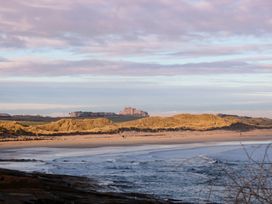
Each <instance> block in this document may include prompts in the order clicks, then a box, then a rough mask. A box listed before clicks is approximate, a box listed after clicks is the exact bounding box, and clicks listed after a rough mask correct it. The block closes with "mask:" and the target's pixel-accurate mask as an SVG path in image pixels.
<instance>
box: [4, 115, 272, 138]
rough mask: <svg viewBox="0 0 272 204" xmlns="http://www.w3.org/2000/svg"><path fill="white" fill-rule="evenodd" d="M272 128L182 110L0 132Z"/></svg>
mask: <svg viewBox="0 0 272 204" xmlns="http://www.w3.org/2000/svg"><path fill="white" fill-rule="evenodd" d="M245 127H246V128H251V129H253V128H272V120H271V119H262V118H249V117H238V116H227V115H222V116H220V115H213V114H199V115H193V114H179V115H175V116H171V117H146V118H142V119H137V120H133V121H127V122H120V123H116V122H112V121H111V120H109V119H107V118H96V119H89V118H88V119H60V120H58V121H54V122H49V123H46V124H41V125H27V124H25V123H20V122H15V121H0V135H2V136H3V135H6V136H11V135H14V136H16V135H62V134H87V133H96V134H98V133H118V132H122V131H153V132H156V131H176V130H196V131H204V130H214V129H235V128H236V129H237V130H239V129H240V128H241V129H243V130H244V129H245Z"/></svg>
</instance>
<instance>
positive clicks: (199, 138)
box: [0, 129, 272, 149]
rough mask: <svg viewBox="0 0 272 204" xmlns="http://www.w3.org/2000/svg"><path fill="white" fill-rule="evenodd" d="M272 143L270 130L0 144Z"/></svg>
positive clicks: (2, 144) (84, 137)
mask: <svg viewBox="0 0 272 204" xmlns="http://www.w3.org/2000/svg"><path fill="white" fill-rule="evenodd" d="M270 140H271V141H272V129H257V130H251V131H247V132H237V131H226V130H214V131H176V132H158V133H147V132H124V133H120V134H101V135H95V134H89V135H73V136H56V137H54V138H53V139H51V138H50V139H44V140H28V141H8V142H0V148H1V149H11V148H27V147H66V148H67V147H70V148H80V147H85V148H86V147H89V148H91V147H102V146H124V145H145V144H188V143H204V142H223V141H241V142H242V141H270Z"/></svg>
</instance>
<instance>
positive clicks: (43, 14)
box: [0, 0, 272, 117]
mask: <svg viewBox="0 0 272 204" xmlns="http://www.w3.org/2000/svg"><path fill="white" fill-rule="evenodd" d="M271 9H272V2H271V1H269V0H263V1H257V0H251V1H247V0H238V1H236V0H235V1H234V0H233V1H208V0H199V1H187V0H168V1H165V0H158V1H149V0H143V1H130V2H129V3H127V1H125V0H114V1H111V0H110V1H108V0H107V1H104V0H79V1H77V2H75V1H72V0H60V1H58V3H56V2H55V1H53V0H40V1H38V2H37V1H34V0H30V1H27V2H26V1H19V0H15V1H12V2H10V1H3V2H1V8H0V113H1V112H6V113H11V114H44V115H67V113H68V112H70V111H75V110H86V111H115V112H118V111H119V110H121V109H122V108H123V107H124V106H135V107H137V108H141V109H144V110H146V111H149V112H150V113H151V114H153V115H169V114H175V113H180V112H189V113H203V112H212V113H232V114H235V113H237V114H240V115H252V116H266V117H272V103H271V102H272V35H271V33H272V14H271Z"/></svg>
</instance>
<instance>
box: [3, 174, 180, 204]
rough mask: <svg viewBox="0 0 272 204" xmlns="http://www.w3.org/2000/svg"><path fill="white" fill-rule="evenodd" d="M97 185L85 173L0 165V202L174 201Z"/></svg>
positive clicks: (146, 203)
mask: <svg viewBox="0 0 272 204" xmlns="http://www.w3.org/2000/svg"><path fill="white" fill-rule="evenodd" d="M98 188H100V187H99V186H98V185H97V184H96V183H95V182H94V181H92V180H89V179H87V178H84V177H75V176H66V175H51V174H42V173H25V172H20V171H14V170H6V169H0V203H1V204H23V203H24V204H36V203H37V204H57V203H58V204H59V203H67V204H87V203H88V204H89V203H95V204H115V203H116V204H117V203H118V204H122V203H128V204H136V203H137V204H155V203H158V204H160V203H161V204H169V203H173V201H164V200H158V199H156V198H154V197H152V196H148V195H144V194H134V193H112V192H108V193H104V192H98V191H97V189H98ZM175 203H182V202H175Z"/></svg>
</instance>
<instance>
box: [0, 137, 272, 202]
mask: <svg viewBox="0 0 272 204" xmlns="http://www.w3.org/2000/svg"><path fill="white" fill-rule="evenodd" d="M271 143H272V141H258V142H256V141H248V142H217V143H194V144H176V145H139V146H120V147H97V148H47V147H42V148H21V149H4V150H0V160H1V162H0V168H7V169H14V170H21V171H27V172H43V173H50V174H67V175H75V176H85V177H88V178H91V179H94V180H96V181H97V182H98V183H99V184H100V186H101V187H100V189H99V190H100V191H113V192H137V193H146V194H150V195H152V196H155V197H158V198H160V199H165V200H172V201H173V202H174V201H176V202H178V201H183V202H191V203H207V202H214V203H226V202H228V201H230V200H231V199H233V197H234V196H235V194H236V192H235V189H236V188H238V186H236V185H243V182H245V181H247V180H250V179H251V178H253V177H254V176H256V174H258V170H259V168H260V165H262V167H263V165H264V164H265V165H269V164H271V162H270V161H272V160H271V159H272V150H271V148H270V145H271ZM269 176H271V175H269Z"/></svg>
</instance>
